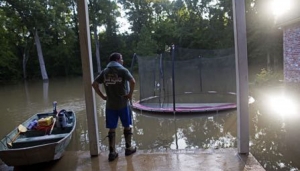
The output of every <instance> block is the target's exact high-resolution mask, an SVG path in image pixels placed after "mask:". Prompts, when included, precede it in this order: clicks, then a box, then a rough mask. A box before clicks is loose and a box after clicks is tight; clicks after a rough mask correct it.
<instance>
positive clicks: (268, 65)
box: [267, 51, 272, 71]
mask: <svg viewBox="0 0 300 171" xmlns="http://www.w3.org/2000/svg"><path fill="white" fill-rule="evenodd" d="M271 69H272V68H271V58H270V52H269V51H268V52H267V71H271Z"/></svg>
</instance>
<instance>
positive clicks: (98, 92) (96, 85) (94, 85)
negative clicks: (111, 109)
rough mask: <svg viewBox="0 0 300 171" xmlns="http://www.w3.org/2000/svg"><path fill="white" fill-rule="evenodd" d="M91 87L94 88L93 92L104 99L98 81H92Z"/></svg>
mask: <svg viewBox="0 0 300 171" xmlns="http://www.w3.org/2000/svg"><path fill="white" fill-rule="evenodd" d="M92 87H93V88H94V90H95V92H96V93H97V94H98V95H99V96H100V97H101V98H102V99H103V100H106V99H107V97H106V96H105V95H104V94H103V93H102V92H101V90H100V88H99V83H98V82H97V81H94V82H93V84H92Z"/></svg>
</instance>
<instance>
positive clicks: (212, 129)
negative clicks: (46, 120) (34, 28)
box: [0, 78, 300, 170]
mask: <svg viewBox="0 0 300 171" xmlns="http://www.w3.org/2000/svg"><path fill="white" fill-rule="evenodd" d="M82 82H83V81H82V78H68V79H53V80H50V81H49V82H47V83H44V82H42V81H36V82H28V83H19V84H13V85H5V86H1V88H0V97H1V98H0V101H1V102H0V110H1V112H0V116H1V119H0V128H1V129H0V137H1V138H2V137H4V136H5V135H6V134H7V133H9V132H10V131H11V130H12V129H15V128H16V126H17V125H19V124H20V123H21V122H23V121H24V120H26V119H27V118H28V117H30V116H31V115H33V114H35V113H41V112H49V111H52V102H53V101H57V103H58V105H57V108H58V110H60V109H67V110H73V111H74V112H75V113H76V115H77V127H76V130H75V133H74V135H73V138H72V140H71V143H70V145H69V146H68V148H67V152H68V151H77V153H72V154H78V155H80V154H81V153H80V152H81V151H89V140H88V128H87V117H86V112H85V99H84V89H83V84H82ZM250 87H252V86H250ZM297 87H299V86H297V85H293V86H289V87H288V88H287V86H286V85H278V86H276V87H267V88H266V87H265V88H251V89H250V95H251V96H253V97H254V98H255V102H254V103H253V104H251V105H250V106H249V113H250V152H251V153H252V154H253V155H254V156H255V157H256V159H257V160H258V161H259V162H260V163H261V165H262V166H263V167H264V168H266V170H298V169H299V168H300V160H299V157H300V150H299V148H298V144H299V143H300V131H299V130H300V124H299V123H300V117H299V115H300V112H298V111H299V110H298V104H299V100H298V99H299V92H300V91H299V89H298V88H297ZM133 98H134V99H133V101H137V100H138V99H139V91H138V86H136V90H135V92H134V97H133ZM96 104H97V116H98V126H99V137H100V145H101V150H107V145H108V140H107V139H105V137H106V135H107V129H106V128H105V121H104V119H105V114H104V106H105V102H104V101H102V100H101V99H100V98H99V97H96ZM293 104H294V105H293ZM236 122H237V114H236V111H235V110H233V111H225V112H212V113H206V114H201V113H194V114H176V113H175V115H174V114H159V113H146V112H141V111H134V112H133V132H134V137H133V140H134V141H133V143H134V144H135V145H136V146H137V147H138V149H139V150H146V151H160V150H161V151H163V150H166V149H203V148H205V149H206V148H229V147H236V145H237V138H236V134H237V125H236ZM116 143H117V149H118V150H121V149H123V148H124V147H125V142H124V139H123V137H122V128H121V125H120V124H119V128H118V129H117V139H116ZM74 157H75V158H76V157H79V156H74ZM65 164H66V165H67V164H68V163H65Z"/></svg>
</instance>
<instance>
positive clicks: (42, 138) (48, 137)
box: [14, 133, 69, 144]
mask: <svg viewBox="0 0 300 171" xmlns="http://www.w3.org/2000/svg"><path fill="white" fill-rule="evenodd" d="M68 134H69V133H64V134H51V135H43V136H36V137H24V138H18V139H17V140H16V141H15V142H14V144H16V143H29V142H39V141H47V140H51V139H56V140H57V139H62V138H64V137H66V136H68Z"/></svg>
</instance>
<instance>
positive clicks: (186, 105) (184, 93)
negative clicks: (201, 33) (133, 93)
mask: <svg viewBox="0 0 300 171" xmlns="http://www.w3.org/2000/svg"><path fill="white" fill-rule="evenodd" d="M136 57H137V60H138V68H139V70H138V72H139V82H140V83H139V85H140V100H139V102H138V103H135V105H134V108H136V109H140V110H146V111H155V112H174V111H176V112H202V111H216V110H225V109H232V108H235V107H236V96H235V95H234V94H235V93H234V92H235V91H236V74H235V55H234V48H230V49H222V50H195V49H183V48H178V49H174V50H172V51H171V52H165V53H163V54H160V55H157V56H138V55H137V56H136Z"/></svg>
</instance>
